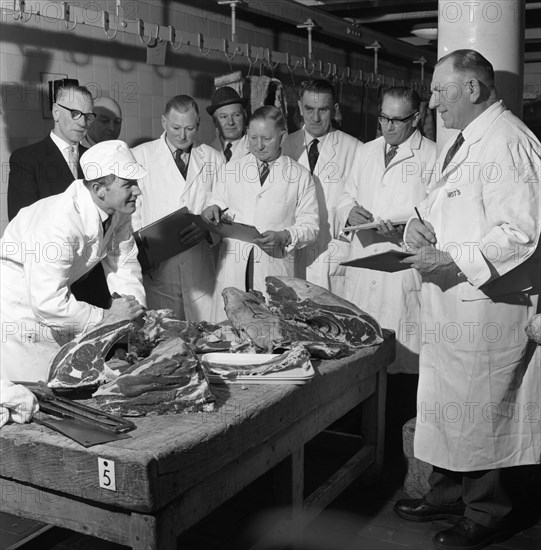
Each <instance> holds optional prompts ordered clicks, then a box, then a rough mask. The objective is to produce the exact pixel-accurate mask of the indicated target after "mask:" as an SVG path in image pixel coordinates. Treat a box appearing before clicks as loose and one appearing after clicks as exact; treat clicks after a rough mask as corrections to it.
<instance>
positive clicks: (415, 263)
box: [402, 246, 460, 281]
mask: <svg viewBox="0 0 541 550" xmlns="http://www.w3.org/2000/svg"><path fill="white" fill-rule="evenodd" d="M402 263H406V264H410V266H411V267H414V268H415V269H416V270H417V271H418V272H419V273H420V274H421V276H422V277H423V281H428V280H430V279H431V278H432V276H440V275H443V274H449V273H459V272H460V269H459V267H458V266H457V265H456V263H455V261H454V260H453V257H452V256H451V255H450V254H449V253H448V252H443V251H441V250H438V249H437V248H436V247H434V246H422V247H420V248H419V249H418V250H417V253H416V254H415V255H414V256H408V257H407V258H404V259H403V260H402Z"/></svg>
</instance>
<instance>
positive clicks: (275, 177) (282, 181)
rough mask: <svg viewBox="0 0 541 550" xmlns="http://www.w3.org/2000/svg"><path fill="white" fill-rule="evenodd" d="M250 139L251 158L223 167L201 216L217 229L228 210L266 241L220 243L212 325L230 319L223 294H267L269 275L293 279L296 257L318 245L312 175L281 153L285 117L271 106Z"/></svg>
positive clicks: (253, 124) (257, 115) (257, 117)
mask: <svg viewBox="0 0 541 550" xmlns="http://www.w3.org/2000/svg"><path fill="white" fill-rule="evenodd" d="M247 134H248V142H249V144H250V153H249V154H248V155H244V156H243V157H241V158H240V159H237V160H236V161H235V162H230V163H228V164H226V165H225V164H224V165H223V166H222V167H221V169H220V172H219V174H218V178H217V181H216V184H215V187H214V190H213V192H212V195H211V196H210V198H209V200H208V204H209V206H208V207H207V208H205V210H204V211H203V214H202V216H203V218H204V219H205V220H207V221H208V222H210V223H216V224H217V223H219V222H220V218H221V214H222V213H223V211H224V210H225V209H226V208H227V209H228V212H227V214H228V217H229V218H232V219H234V221H236V222H241V223H245V224H248V225H254V226H256V227H257V228H258V229H259V232H260V233H261V235H262V237H261V238H258V239H256V240H255V241H254V242H253V244H252V243H245V242H242V241H239V240H237V239H232V238H225V239H223V240H222V242H221V246H220V253H219V257H218V268H217V270H218V272H217V276H216V288H215V291H214V302H213V308H212V316H211V320H212V321H222V320H225V318H226V316H225V313H224V303H223V298H222V295H221V294H222V290H223V289H224V288H226V287H228V286H234V287H237V288H240V289H245V290H251V289H255V290H259V291H261V292H265V291H266V286H265V277H267V276H268V275H285V276H290V277H291V276H293V274H294V272H293V268H294V253H295V251H296V250H297V249H299V248H302V247H304V246H306V245H307V244H310V243H312V242H314V241H315V240H316V238H317V233H318V230H319V217H318V206H317V197H316V190H315V185H314V182H313V179H312V177H311V175H310V172H308V170H306V169H305V168H303V167H302V166H301V165H300V164H298V163H297V162H296V161H294V160H293V159H291V158H289V157H286V156H285V155H283V154H282V151H281V146H282V143H283V141H284V138H285V134H286V122H285V119H284V117H283V115H282V113H281V111H280V110H279V109H277V108H276V107H273V106H270V105H266V106H263V107H260V108H259V109H257V110H256V111H255V112H254V114H253V115H252V117H251V118H250V123H249V125H248V132H247Z"/></svg>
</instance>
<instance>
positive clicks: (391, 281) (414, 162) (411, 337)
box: [338, 131, 436, 373]
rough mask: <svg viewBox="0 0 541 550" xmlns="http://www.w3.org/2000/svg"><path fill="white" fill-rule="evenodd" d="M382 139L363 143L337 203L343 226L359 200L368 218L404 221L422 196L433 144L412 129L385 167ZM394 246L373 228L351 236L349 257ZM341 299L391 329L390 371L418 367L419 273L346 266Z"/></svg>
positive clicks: (411, 370) (431, 164) (431, 166)
mask: <svg viewBox="0 0 541 550" xmlns="http://www.w3.org/2000/svg"><path fill="white" fill-rule="evenodd" d="M384 158H385V138H384V137H383V136H382V137H379V138H377V139H375V140H373V141H370V142H368V143H366V144H364V145H363V146H362V148H361V151H360V153H359V155H358V156H357V160H356V163H355V165H354V167H353V170H352V176H351V178H350V180H349V181H348V183H347V184H346V187H345V191H344V194H343V196H342V200H341V202H340V207H339V214H338V220H339V224H340V226H341V227H344V226H345V224H346V221H347V219H348V216H349V213H350V211H351V209H352V208H353V207H354V206H355V204H356V203H357V204H360V205H361V206H363V207H364V208H366V209H367V210H369V211H370V212H372V214H373V215H374V218H382V219H385V220H386V219H391V218H394V219H396V218H401V219H403V220H407V219H408V218H409V216H410V215H411V213H412V212H413V208H414V206H416V205H417V204H419V203H420V202H421V201H422V200H423V199H424V198H425V197H426V194H427V188H428V186H429V183H430V178H431V175H432V170H433V169H434V164H435V162H436V144H435V143H434V142H433V141H430V140H429V139H427V138H425V137H423V136H421V134H420V133H419V131H415V132H414V133H413V134H412V135H411V136H410V137H409V138H408V139H407V140H406V141H405V142H404V143H402V144H400V146H399V147H398V150H397V154H396V156H395V157H394V158H393V159H392V160H391V162H390V163H389V165H388V166H387V168H385V161H384ZM393 249H394V250H400V249H401V247H400V245H399V244H398V243H396V242H393V241H390V240H388V239H385V238H384V237H381V236H380V235H379V234H378V233H377V232H376V231H375V230H373V229H370V230H365V231H358V232H356V233H355V234H354V235H353V237H352V242H351V249H350V252H349V254H350V259H355V258H361V257H363V256H370V255H372V254H379V253H380V252H386V251H387V250H393ZM345 280H346V288H345V298H346V299H347V300H349V301H351V302H353V303H354V304H356V305H357V306H359V307H360V308H361V309H363V310H365V311H367V312H368V313H370V314H371V315H373V316H374V317H375V318H376V319H377V320H378V322H379V323H380V324H381V326H383V327H385V328H390V329H392V330H394V331H395V332H396V336H397V348H396V359H395V361H394V362H393V363H392V364H391V365H389V367H388V369H387V370H388V371H389V372H391V373H396V372H405V373H416V372H418V370H419V348H420V334H419V330H418V327H419V322H420V298H419V294H420V290H421V277H420V276H419V273H418V272H417V271H415V270H414V269H408V270H406V271H401V272H398V273H386V272H384V271H374V270H370V269H361V268H356V267H348V268H347V269H346V276H345Z"/></svg>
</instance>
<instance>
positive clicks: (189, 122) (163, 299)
mask: <svg viewBox="0 0 541 550" xmlns="http://www.w3.org/2000/svg"><path fill="white" fill-rule="evenodd" d="M199 120H200V117H199V108H198V106H197V103H196V102H195V101H194V100H193V98H191V97H190V96H187V95H178V96H175V97H173V98H172V99H171V100H169V102H168V103H167V105H166V107H165V112H164V114H163V116H162V126H163V129H164V132H163V134H162V135H161V136H160V137H159V138H158V139H156V140H154V141H151V142H149V143H143V144H142V145H139V146H137V147H135V148H134V149H133V154H134V156H135V158H136V159H137V160H138V161H139V162H140V163H141V164H143V166H148V167H149V172H148V175H147V176H146V177H145V178H143V179H142V180H141V182H140V185H141V191H142V194H141V196H140V197H139V198H138V204H137V211H136V213H135V215H134V216H133V227H134V230H138V229H140V228H141V227H146V226H147V225H149V224H151V223H153V222H155V221H157V220H159V219H160V218H163V217H164V216H167V215H168V214H171V213H172V212H174V211H175V210H179V209H180V208H182V207H187V208H188V210H189V211H190V212H192V213H193V214H200V213H201V211H202V210H203V208H204V206H205V204H206V203H207V199H208V197H209V195H210V192H211V190H212V186H213V183H214V181H215V180H216V177H217V172H218V169H219V166H220V165H221V164H222V162H223V160H222V156H221V155H220V153H218V152H217V151H216V150H215V149H213V148H212V147H210V146H209V145H204V144H199V145H198V144H197V143H196V137H197V131H198V129H199ZM176 237H177V236H176V235H173V236H172V238H176ZM207 237H208V234H206V233H204V232H203V231H201V229H199V227H197V226H196V225H195V224H192V225H191V226H190V227H188V228H186V229H185V230H183V231H182V232H180V233H179V235H178V238H179V239H180V240H181V241H182V242H183V243H184V244H187V245H193V246H192V247H191V248H189V249H188V250H186V251H185V252H182V253H180V254H178V255H177V256H174V257H173V258H170V259H169V260H166V261H165V262H163V263H162V264H160V266H159V267H158V268H157V269H155V270H153V271H151V272H150V273H145V274H144V275H143V282H144V285H145V290H146V294H147V303H148V307H149V308H150V309H161V308H170V309H172V310H173V312H174V313H175V315H176V316H177V317H178V318H179V319H183V320H187V321H195V322H199V321H204V320H208V319H209V318H210V311H211V304H212V294H213V290H214V282H215V269H216V267H215V265H216V257H215V253H214V251H213V250H212V248H211V247H210V245H209V243H208V242H207Z"/></svg>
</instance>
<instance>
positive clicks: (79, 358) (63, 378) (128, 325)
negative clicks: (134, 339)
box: [47, 320, 134, 389]
mask: <svg viewBox="0 0 541 550" xmlns="http://www.w3.org/2000/svg"><path fill="white" fill-rule="evenodd" d="M133 330H134V323H132V322H131V321H129V320H124V321H118V322H115V323H107V324H101V325H98V326H96V328H94V329H92V330H89V331H88V332H86V333H83V334H81V335H79V336H78V337H77V338H74V339H73V340H71V341H70V342H68V343H67V344H65V345H64V346H62V347H61V348H60V350H59V351H58V353H57V354H56V355H55V356H54V358H53V360H52V361H51V364H50V366H49V376H48V383H47V385H48V386H49V387H50V388H62V389H78V388H84V387H88V386H95V385H97V384H99V383H101V382H103V381H105V380H107V368H106V365H105V357H106V355H107V352H108V351H109V350H110V349H111V346H112V345H113V344H114V343H115V342H117V341H118V340H119V339H120V338H122V337H123V336H125V335H126V334H129V333H130V332H131V331H133Z"/></svg>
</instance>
